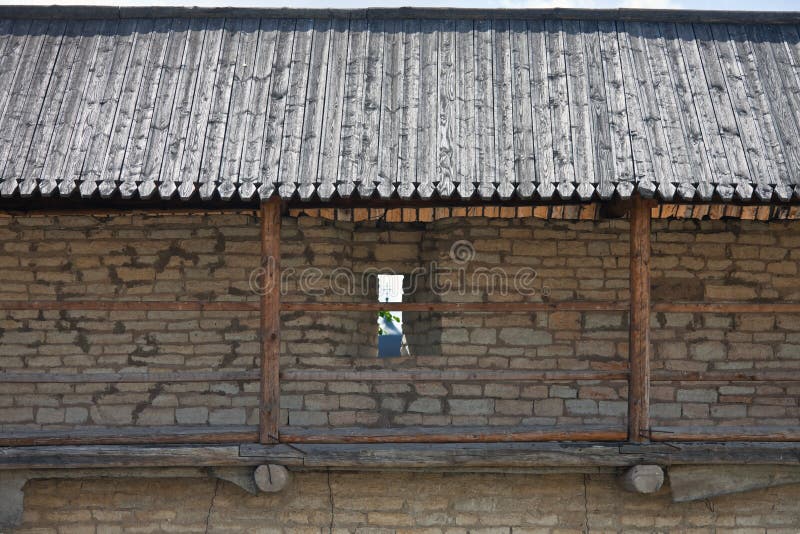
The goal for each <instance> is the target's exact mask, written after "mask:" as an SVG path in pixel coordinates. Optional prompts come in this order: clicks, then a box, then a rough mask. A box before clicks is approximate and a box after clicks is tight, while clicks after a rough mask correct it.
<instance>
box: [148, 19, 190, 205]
mask: <svg viewBox="0 0 800 534" xmlns="http://www.w3.org/2000/svg"><path fill="white" fill-rule="evenodd" d="M188 22H189V21H188V20H175V22H174V24H173V26H172V28H171V29H170V35H169V42H168V44H167V49H166V50H165V51H164V66H163V68H162V70H161V75H160V76H159V80H158V91H157V93H156V99H155V102H154V105H153V117H152V119H151V121H150V132H149V134H148V136H147V148H146V150H145V155H144V160H143V163H142V174H141V182H140V183H139V187H138V189H137V192H138V194H139V197H140V198H149V197H150V196H151V195H152V194H153V193H154V192H155V191H156V189H157V187H158V183H157V181H158V179H159V177H160V173H161V164H162V162H163V161H164V151H165V150H166V145H167V136H168V134H169V128H170V125H171V124H172V119H173V115H172V114H173V111H174V109H175V106H174V103H175V97H176V94H177V91H178V80H179V76H180V73H181V71H182V70H183V65H184V61H185V59H186V55H185V54H186V51H187V46H188V43H189V41H188V37H189V24H188Z"/></svg>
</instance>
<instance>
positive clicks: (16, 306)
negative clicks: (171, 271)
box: [0, 300, 259, 312]
mask: <svg viewBox="0 0 800 534" xmlns="http://www.w3.org/2000/svg"><path fill="white" fill-rule="evenodd" d="M0 310H79V311H232V312H233V311H258V310H259V306H258V304H256V303H253V302H197V301H189V302H184V301H180V302H174V301H173V302H163V301H141V300H133V301H131V300H113V301H106V300H0Z"/></svg>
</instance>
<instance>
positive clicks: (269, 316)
mask: <svg viewBox="0 0 800 534" xmlns="http://www.w3.org/2000/svg"><path fill="white" fill-rule="evenodd" d="M280 234H281V203H280V199H278V198H272V199H270V200H268V201H267V202H265V203H264V204H262V206H261V266H262V268H263V269H264V272H263V277H262V279H261V280H262V284H261V392H260V407H261V409H260V413H259V415H260V417H259V441H260V442H261V443H275V442H277V441H278V420H279V418H280V380H279V374H280V343H281V340H280V309H281V308H280V305H281V303H280V295H281V288H280V265H281V251H280V241H281V237H280Z"/></svg>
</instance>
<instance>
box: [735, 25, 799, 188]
mask: <svg viewBox="0 0 800 534" xmlns="http://www.w3.org/2000/svg"><path fill="white" fill-rule="evenodd" d="M726 29H727V31H728V35H729V36H730V40H731V45H732V46H733V48H734V51H733V53H734V55H735V59H736V62H737V64H738V68H739V71H740V72H741V80H742V83H743V84H744V91H745V93H746V94H747V99H748V102H749V106H750V108H751V109H752V113H753V117H754V120H755V122H756V124H757V126H758V128H759V130H760V132H761V135H762V138H761V142H762V143H763V145H764V152H763V155H764V159H765V160H766V162H767V165H768V166H769V168H770V169H771V171H770V172H771V174H772V177H773V178H774V179H775V183H776V188H775V190H776V192H777V193H778V195H779V196H782V198H785V200H788V199H789V198H791V196H792V194H793V191H792V187H791V185H792V181H791V177H790V175H789V171H788V169H787V166H786V156H785V155H784V154H785V150H786V148H785V147H784V144H783V141H782V140H781V138H780V136H779V135H778V132H777V129H776V127H775V122H774V120H773V117H772V113H771V111H770V108H769V102H768V100H767V97H766V93H765V89H764V83H763V81H762V80H761V77H760V75H759V73H758V66H757V65H756V59H755V54H754V52H753V48H752V45H751V43H750V40H749V37H748V35H747V32H746V31H745V29H744V28H743V27H741V26H728V27H727V28H726Z"/></svg>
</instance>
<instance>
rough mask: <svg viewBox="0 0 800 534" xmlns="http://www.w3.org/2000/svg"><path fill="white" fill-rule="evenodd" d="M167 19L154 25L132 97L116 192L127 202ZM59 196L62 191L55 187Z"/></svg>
mask: <svg viewBox="0 0 800 534" xmlns="http://www.w3.org/2000/svg"><path fill="white" fill-rule="evenodd" d="M171 26H172V20H170V19H158V20H156V21H155V27H154V29H153V38H152V41H151V42H150V47H149V50H148V52H147V59H146V60H145V64H144V75H143V77H142V82H141V84H142V85H141V87H140V88H139V92H138V95H137V97H136V106H135V109H134V111H133V116H132V118H131V126H130V135H129V137H128V141H127V145H126V148H125V153H124V159H123V161H122V164H121V169H122V172H121V174H120V182H121V183H120V185H119V192H120V194H121V196H122V197H123V198H130V197H132V196H133V195H134V193H136V191H137V190H138V186H139V181H140V179H141V176H142V169H143V167H144V160H145V155H146V151H147V139H148V137H149V134H150V125H151V123H152V119H153V112H154V109H155V105H156V98H157V95H158V82H159V79H160V77H161V70H162V69H163V67H164V55H165V53H166V51H167V44H168V42H169V29H170V27H171ZM59 189H60V190H61V194H64V191H63V188H62V187H61V185H59Z"/></svg>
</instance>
